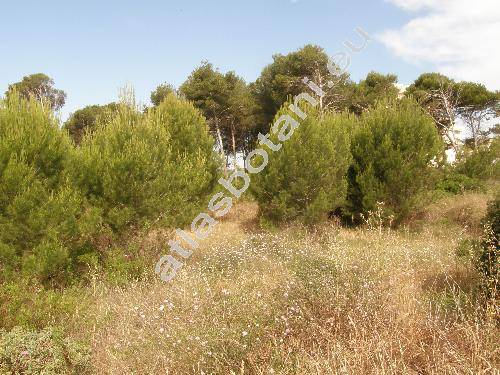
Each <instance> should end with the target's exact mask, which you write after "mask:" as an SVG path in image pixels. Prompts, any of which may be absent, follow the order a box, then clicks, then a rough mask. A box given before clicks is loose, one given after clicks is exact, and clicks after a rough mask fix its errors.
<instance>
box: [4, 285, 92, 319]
mask: <svg viewBox="0 0 500 375" xmlns="http://www.w3.org/2000/svg"><path fill="white" fill-rule="evenodd" d="M87 297H88V296H87V295H86V293H85V290H83V289H82V288H81V287H78V286H68V287H66V288H59V289H54V288H48V287H44V286H43V285H40V284H37V283H34V282H33V281H31V280H28V279H17V280H15V281H14V280H13V281H8V282H4V283H2V284H0V316H1V317H2V319H1V320H0V328H4V329H11V328H13V327H14V326H18V325H19V326H23V327H31V328H37V329H41V328H44V327H46V326H50V325H61V324H68V321H69V319H70V318H71V317H72V316H74V315H75V313H77V312H80V313H82V314H83V315H85V313H86V310H87V307H88V306H89V304H90V302H91V301H90V300H88V298H87Z"/></svg>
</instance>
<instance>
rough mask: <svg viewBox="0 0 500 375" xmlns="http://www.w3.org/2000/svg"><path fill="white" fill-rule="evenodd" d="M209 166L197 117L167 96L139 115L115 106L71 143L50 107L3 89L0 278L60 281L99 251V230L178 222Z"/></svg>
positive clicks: (211, 177) (191, 206) (204, 190)
mask: <svg viewBox="0 0 500 375" xmlns="http://www.w3.org/2000/svg"><path fill="white" fill-rule="evenodd" d="M218 167H219V161H218V160H217V158H216V157H215V154H214V151H213V140H212V138H211V136H210V134H209V132H208V128H207V126H206V124H205V120H204V119H203V117H202V116H201V114H200V113H199V112H198V111H197V110H196V109H194V108H193V107H192V105H191V104H189V103H188V102H186V101H182V100H179V99H178V98H176V97H175V96H173V95H171V96H169V97H167V98H166V99H165V101H164V102H163V103H162V104H161V105H160V106H158V107H156V108H154V109H151V110H150V111H149V112H147V113H146V114H142V113H140V112H138V111H136V110H134V109H133V108H130V107H127V106H120V109H119V111H117V114H116V116H115V117H113V118H112V119H110V120H109V121H108V122H101V123H99V124H98V126H97V128H96V129H95V132H94V134H90V133H89V134H86V135H85V136H84V138H83V141H82V144H81V147H79V148H75V147H74V146H73V145H72V142H71V140H70V138H69V136H68V134H67V133H66V132H65V131H63V130H61V129H60V128H59V122H58V121H57V119H56V118H55V117H54V115H53V114H52V112H51V111H50V109H47V108H44V107H43V106H42V105H41V104H40V103H39V102H37V101H36V100H34V99H30V100H26V99H24V98H21V97H20V96H19V95H16V94H15V93H13V94H11V95H9V97H8V98H7V99H5V100H3V101H0V270H1V274H0V275H1V276H0V279H1V280H2V281H5V280H11V279H13V278H15V277H16V275H20V276H22V277H27V278H30V279H31V278H36V279H37V280H38V281H39V282H42V283H43V284H50V285H61V284H64V283H65V282H66V281H68V280H70V278H69V277H68V276H69V275H70V274H72V273H73V272H74V271H76V270H78V269H79V268H80V266H82V263H85V262H87V261H88V260H89V259H95V260H96V261H97V262H98V261H99V260H100V258H102V255H103V251H106V249H102V248H101V249H99V250H100V251H99V252H97V251H96V250H97V244H96V242H97V241H98V239H99V236H100V235H102V234H103V233H105V232H106V233H108V234H109V233H111V234H116V235H120V234H122V233H123V232H124V231H126V230H127V229H130V228H143V227H144V226H145V225H154V224H155V223H156V224H158V225H160V224H162V225H167V226H182V225H184V224H186V223H187V222H188V220H191V219H192V216H194V214H195V213H196V212H197V210H198V209H199V208H200V206H201V204H205V203H206V202H205V200H206V198H207V196H208V195H209V194H210V193H211V192H212V190H213V188H214V186H215V184H216V180H217V174H218ZM108 250H109V249H108Z"/></svg>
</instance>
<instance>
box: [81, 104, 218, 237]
mask: <svg viewBox="0 0 500 375" xmlns="http://www.w3.org/2000/svg"><path fill="white" fill-rule="evenodd" d="M217 169H218V161H217V160H216V158H215V153H214V151H213V139H212V137H211V136H210V135H209V132H208V127H207V125H206V123H205V120H204V118H203V117H202V116H201V114H199V112H198V111H197V110H196V109H194V108H193V106H192V105H191V104H190V103H188V102H185V101H182V100H180V99H178V98H176V97H175V96H174V95H169V96H168V97H167V98H166V99H165V100H164V101H163V102H162V103H161V105H159V106H158V107H155V108H153V109H151V110H150V111H148V112H147V113H146V114H145V115H143V114H140V113H138V112H136V111H135V110H133V109H131V108H127V107H122V108H120V110H119V111H118V114H117V115H116V117H114V118H113V119H112V120H111V122H109V123H108V124H102V123H101V124H100V125H99V126H98V127H97V128H96V129H95V131H94V132H93V134H87V135H86V136H85V137H84V139H83V141H82V143H81V147H80V148H79V149H78V150H77V162H76V163H75V164H74V166H73V176H74V178H75V181H76V183H77V185H78V186H80V187H81V189H82V190H83V191H84V193H85V194H86V196H87V197H88V199H89V201H90V202H92V204H93V205H95V206H96V207H99V208H100V209H102V211H103V216H104V220H105V223H106V224H107V225H109V226H110V227H111V228H112V229H113V230H114V231H116V232H121V231H123V230H124V229H126V228H127V227H130V226H134V225H144V224H147V223H151V222H152V221H155V222H161V223H162V224H164V225H168V226H174V225H183V224H186V223H187V222H188V221H190V220H191V219H192V217H193V215H194V214H195V213H196V211H197V210H198V209H199V207H200V206H201V204H206V202H205V199H206V197H207V196H208V195H209V194H210V193H211V192H212V190H213V188H214V186H215V183H216V179H217Z"/></svg>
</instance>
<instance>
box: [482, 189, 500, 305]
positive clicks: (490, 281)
mask: <svg viewBox="0 0 500 375" xmlns="http://www.w3.org/2000/svg"><path fill="white" fill-rule="evenodd" d="M499 251H500V198H499V197H497V198H496V199H494V200H493V201H491V202H490V203H489V204H488V211H487V213H486V217H485V218H484V235H483V241H482V252H481V256H480V258H479V261H480V270H481V272H482V273H483V274H484V276H485V279H486V286H485V287H486V290H487V294H488V295H489V296H493V297H498V288H499V285H498V283H499V280H500V261H499V258H500V257H499V254H498V253H499Z"/></svg>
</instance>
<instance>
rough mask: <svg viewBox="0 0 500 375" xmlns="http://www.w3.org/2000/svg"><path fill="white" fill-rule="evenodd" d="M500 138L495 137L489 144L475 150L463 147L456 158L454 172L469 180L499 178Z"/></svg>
mask: <svg viewBox="0 0 500 375" xmlns="http://www.w3.org/2000/svg"><path fill="white" fill-rule="evenodd" d="M499 155H500V138H498V137H496V138H494V139H492V140H491V141H490V144H486V145H481V146H479V147H478V148H477V149H475V150H470V149H467V148H466V147H464V148H463V149H462V152H461V153H460V154H459V155H458V156H457V162H456V163H455V170H456V171H457V173H461V174H464V175H466V176H468V177H470V178H475V179H481V180H487V179H490V178H494V179H499V178H500V163H499Z"/></svg>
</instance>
